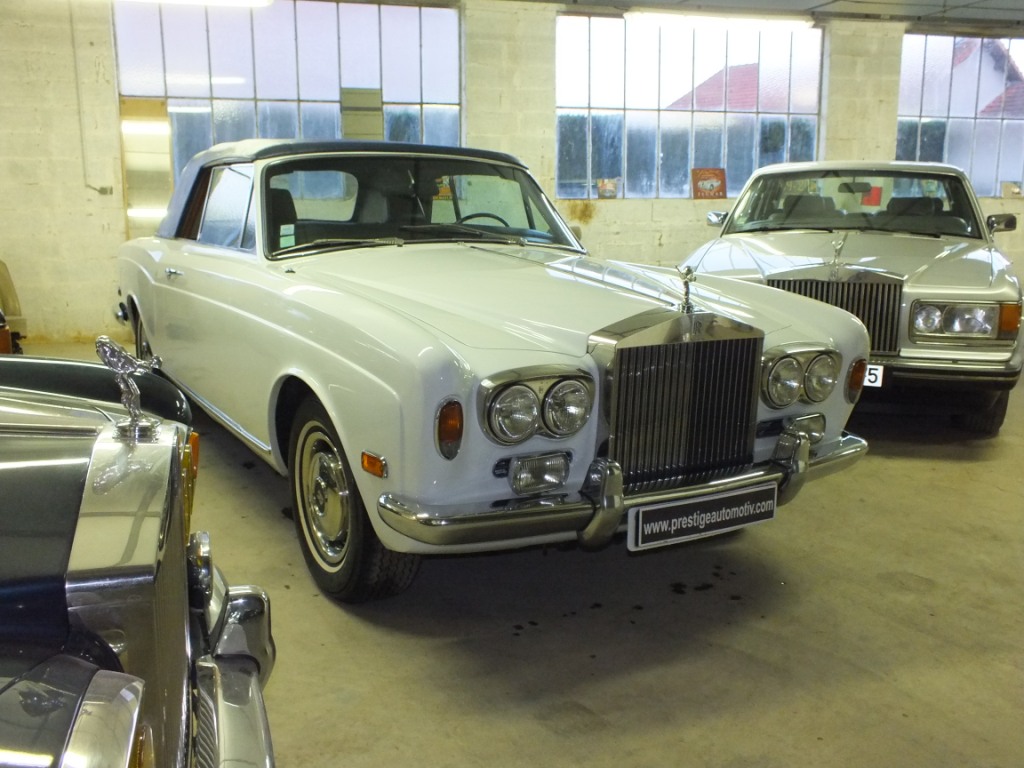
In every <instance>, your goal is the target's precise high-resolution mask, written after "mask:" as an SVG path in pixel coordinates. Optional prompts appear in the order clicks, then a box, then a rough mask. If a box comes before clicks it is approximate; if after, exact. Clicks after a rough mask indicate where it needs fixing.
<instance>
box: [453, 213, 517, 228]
mask: <svg viewBox="0 0 1024 768" xmlns="http://www.w3.org/2000/svg"><path fill="white" fill-rule="evenodd" d="M471 219H494V220H495V221H497V222H500V223H501V226H503V227H508V226H509V223H508V222H507V221H505V220H504V219H503V218H501V216H499V215H498V214H496V213H488V212H487V211H479V212H478V213H470V214H467V215H466V216H460V217H459V218H458V219H457V220H456V221H455V223H456V224H465V223H466V222H467V221H469V220H471Z"/></svg>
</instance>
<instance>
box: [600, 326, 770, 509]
mask: <svg viewBox="0 0 1024 768" xmlns="http://www.w3.org/2000/svg"><path fill="white" fill-rule="evenodd" d="M762 343H763V342H762V339H761V338H741V339H729V340H712V341H696V342H680V343H672V344H660V345H657V346H641V347H629V348H625V349H618V350H617V351H616V353H615V362H614V373H613V381H612V403H613V404H612V414H611V423H612V440H611V443H610V447H609V453H610V457H611V458H612V459H613V460H615V461H617V462H618V463H619V464H620V465H621V466H622V471H623V485H624V490H625V491H626V493H639V492H647V491H655V490H661V489H663V488H673V487H679V486H682V485H686V484H688V483H691V482H696V481H697V480H699V479H702V478H706V477H709V476H713V475H714V474H716V473H718V472H720V471H725V470H728V469H734V468H737V467H743V466H746V465H749V464H750V463H751V462H752V461H753V448H754V432H755V427H756V412H757V393H758V374H759V370H760V363H761V348H762Z"/></svg>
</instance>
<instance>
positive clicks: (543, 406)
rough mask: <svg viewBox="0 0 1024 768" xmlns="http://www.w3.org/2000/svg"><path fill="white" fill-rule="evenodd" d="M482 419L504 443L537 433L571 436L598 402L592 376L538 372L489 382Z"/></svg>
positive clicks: (486, 386)
mask: <svg viewBox="0 0 1024 768" xmlns="http://www.w3.org/2000/svg"><path fill="white" fill-rule="evenodd" d="M484 388H485V395H484V397H483V413H482V414H481V415H482V421H483V423H484V424H485V426H486V431H487V434H488V435H489V436H490V437H491V438H492V439H493V440H495V441H497V442H498V443H501V444H502V445H515V444H517V443H521V442H523V441H524V440H527V439H529V438H530V437H532V436H533V435H536V434H542V435H547V436H548V437H555V438H559V437H569V436H570V435H574V434H576V433H577V432H579V431H580V430H581V429H583V426H584V425H585V424H586V423H587V419H588V418H589V417H590V410H591V407H592V405H593V402H594V395H593V383H592V382H591V380H590V378H589V377H588V376H585V375H582V374H578V373H574V374H573V375H571V376H560V375H552V374H535V375H532V376H524V377H518V376H516V377H513V378H511V380H508V381H501V382H497V381H488V382H485V385H484Z"/></svg>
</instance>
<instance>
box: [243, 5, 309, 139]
mask: <svg viewBox="0 0 1024 768" xmlns="http://www.w3.org/2000/svg"><path fill="white" fill-rule="evenodd" d="M252 32H253V40H254V42H255V45H256V97H257V98H259V99H297V98H298V97H299V93H298V83H297V77H296V64H295V6H294V5H293V4H292V3H274V4H273V5H269V6H267V7H265V8H253V10H252ZM293 135H294V134H293Z"/></svg>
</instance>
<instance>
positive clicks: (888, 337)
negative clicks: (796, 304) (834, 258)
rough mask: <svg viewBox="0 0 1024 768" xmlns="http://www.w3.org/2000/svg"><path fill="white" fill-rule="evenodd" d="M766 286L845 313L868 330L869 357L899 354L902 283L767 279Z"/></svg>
mask: <svg viewBox="0 0 1024 768" xmlns="http://www.w3.org/2000/svg"><path fill="white" fill-rule="evenodd" d="M768 285H770V286H772V287H773V288H781V289H782V290H784V291H789V292H790V293H798V294H800V295H801V296H807V297H809V298H812V299H817V300H818V301H823V302H825V303H826V304H831V305H832V306H834V307H839V308H840V309H845V310H846V311H847V312H849V313H850V314H852V315H856V316H857V317H858V318H859V319H860V321H861V322H862V323H864V325H865V326H866V327H867V329H868V333H869V334H870V335H871V352H872V353H879V354H895V353H897V352H899V339H900V304H901V303H902V301H903V284H902V283H898V282H870V283H861V282H856V283H854V282H830V281H826V280H785V279H769V280H768Z"/></svg>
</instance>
